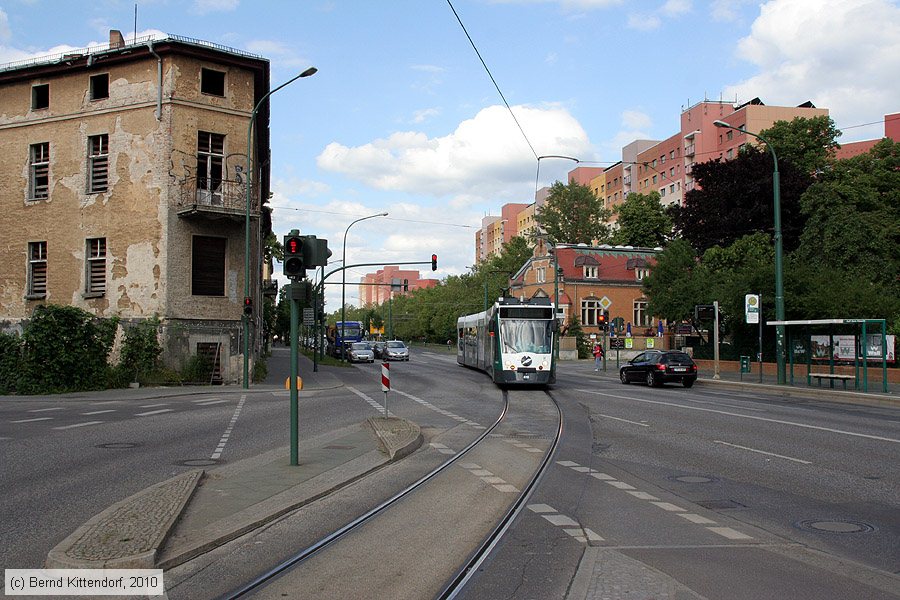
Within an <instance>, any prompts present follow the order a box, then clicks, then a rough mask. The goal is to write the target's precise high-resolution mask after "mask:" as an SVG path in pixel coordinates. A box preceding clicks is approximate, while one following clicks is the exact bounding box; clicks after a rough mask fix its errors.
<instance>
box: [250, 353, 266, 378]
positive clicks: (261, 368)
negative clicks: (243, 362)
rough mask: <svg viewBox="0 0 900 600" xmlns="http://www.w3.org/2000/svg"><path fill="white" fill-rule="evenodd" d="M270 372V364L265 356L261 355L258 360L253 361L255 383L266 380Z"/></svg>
mask: <svg viewBox="0 0 900 600" xmlns="http://www.w3.org/2000/svg"><path fill="white" fill-rule="evenodd" d="M268 374H269V366H268V365H267V364H266V359H265V358H264V357H263V356H260V357H259V358H258V359H257V360H256V362H254V363H253V383H261V382H263V381H265V380H266V376H267V375H268Z"/></svg>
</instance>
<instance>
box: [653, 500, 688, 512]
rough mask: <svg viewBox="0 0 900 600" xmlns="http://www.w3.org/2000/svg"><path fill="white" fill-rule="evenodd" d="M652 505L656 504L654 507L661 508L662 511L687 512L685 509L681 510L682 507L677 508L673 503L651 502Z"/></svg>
mask: <svg viewBox="0 0 900 600" xmlns="http://www.w3.org/2000/svg"><path fill="white" fill-rule="evenodd" d="M650 504H654V505H656V506H658V507H660V508H661V509H663V510H667V511H669V512H685V509H683V508H681V507H680V506H676V505H674V504H672V503H671V502H653V501H651V502H650Z"/></svg>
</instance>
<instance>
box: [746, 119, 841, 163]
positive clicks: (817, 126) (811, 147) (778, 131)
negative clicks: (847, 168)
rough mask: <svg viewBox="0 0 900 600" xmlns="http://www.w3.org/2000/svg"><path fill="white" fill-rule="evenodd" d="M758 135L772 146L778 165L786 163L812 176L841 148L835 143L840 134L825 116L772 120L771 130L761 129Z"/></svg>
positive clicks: (829, 161)
mask: <svg viewBox="0 0 900 600" xmlns="http://www.w3.org/2000/svg"><path fill="white" fill-rule="evenodd" d="M759 135H761V136H762V137H764V138H765V139H766V141H768V142H769V143H770V144H772V147H773V148H774V149H775V154H776V155H777V156H778V162H779V163H780V162H781V161H782V160H784V161H789V162H791V163H793V164H794V166H796V167H797V168H798V169H800V171H802V172H803V173H810V174H811V173H815V172H816V171H819V170H821V169H824V168H825V167H826V166H827V165H828V164H829V163H831V162H832V161H833V159H834V154H835V151H836V150H837V149H838V148H840V147H841V146H840V144H838V143H837V138H838V137H840V135H841V131H840V130H839V129H837V128H836V127H835V126H834V121H832V120H831V117H829V116H827V115H821V116H818V117H811V118H808V119H807V118H805V117H796V118H794V119H793V120H792V121H775V123H774V124H773V125H772V127H770V128H769V129H763V130H762V131H760V132H759Z"/></svg>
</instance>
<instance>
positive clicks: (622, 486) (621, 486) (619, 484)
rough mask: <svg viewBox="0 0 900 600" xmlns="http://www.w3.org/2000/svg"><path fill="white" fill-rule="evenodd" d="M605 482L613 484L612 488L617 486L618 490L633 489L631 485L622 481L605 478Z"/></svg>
mask: <svg viewBox="0 0 900 600" xmlns="http://www.w3.org/2000/svg"><path fill="white" fill-rule="evenodd" d="M606 483H608V484H609V485H611V486H613V487H614V488H619V489H620V490H633V489H634V486H633V485H628V484H627V483H625V482H624V481H612V480H607V481H606Z"/></svg>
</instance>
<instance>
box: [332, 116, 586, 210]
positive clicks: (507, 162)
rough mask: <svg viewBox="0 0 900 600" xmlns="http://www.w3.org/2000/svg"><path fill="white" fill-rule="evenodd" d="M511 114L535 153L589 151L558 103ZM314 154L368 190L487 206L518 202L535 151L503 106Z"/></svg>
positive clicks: (579, 130)
mask: <svg viewBox="0 0 900 600" xmlns="http://www.w3.org/2000/svg"><path fill="white" fill-rule="evenodd" d="M513 112H514V114H515V115H516V119H517V120H518V122H519V124H520V125H521V126H522V128H523V129H524V130H525V132H526V133H527V135H528V138H529V140H530V141H531V144H532V145H533V146H534V148H535V152H536V153H537V154H539V155H540V154H564V155H569V156H577V157H579V158H582V159H587V158H589V157H590V156H589V155H590V154H591V146H590V142H589V141H588V137H587V134H586V133H585V131H584V129H582V127H581V125H580V124H579V123H578V122H577V121H576V120H575V119H574V118H573V117H572V116H571V115H570V114H569V113H568V112H566V111H565V110H564V109H561V108H558V107H544V108H533V107H526V106H515V107H513ZM316 160H317V163H318V166H319V168H321V169H324V170H327V171H332V172H337V173H342V174H344V175H346V176H348V177H350V178H352V179H355V180H357V181H361V182H363V183H365V184H366V185H368V186H371V187H373V188H377V189H381V190H393V191H402V192H408V193H414V194H420V195H423V196H429V197H447V196H454V197H455V198H454V201H457V202H462V203H464V204H465V203H469V202H468V201H466V200H463V199H464V198H469V199H471V201H472V202H477V201H479V200H481V201H487V200H490V202H491V204H492V205H496V204H497V200H498V197H500V198H507V197H511V196H517V198H518V199H517V200H516V201H523V199H522V194H527V193H528V191H527V190H528V182H529V181H531V185H532V186H533V185H534V184H533V179H530V174H531V173H532V172H533V169H534V168H535V156H534V154H532V152H531V149H530V148H529V147H528V145H527V143H526V142H525V140H524V139H523V137H522V133H521V132H520V131H519V129H518V127H517V126H516V123H515V121H513V119H512V117H511V116H510V114H509V112H508V111H507V109H506V107H504V106H491V107H488V108H485V109H482V110H481V111H479V112H478V114H477V115H475V116H474V117H473V118H472V119H468V120H466V121H463V122H462V123H460V124H459V126H458V127H457V128H456V131H454V132H452V133H450V134H448V135H446V136H443V137H435V138H429V137H428V136H426V135H425V134H424V133H420V132H416V131H401V132H397V133H394V134H392V135H391V136H389V137H388V138H383V139H378V140H374V141H372V142H370V143H368V144H364V145H361V146H357V147H353V148H351V147H347V146H344V145H343V144H340V143H338V142H333V143H331V144H329V145H328V146H327V147H326V148H325V149H324V150H323V151H322V153H321V154H320V155H319V156H318V157H317V159H316ZM517 186H518V187H517ZM531 193H533V190H532V191H531ZM527 199H528V196H526V198H525V201H527Z"/></svg>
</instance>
